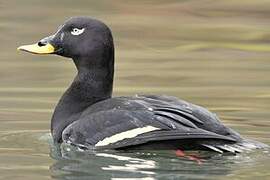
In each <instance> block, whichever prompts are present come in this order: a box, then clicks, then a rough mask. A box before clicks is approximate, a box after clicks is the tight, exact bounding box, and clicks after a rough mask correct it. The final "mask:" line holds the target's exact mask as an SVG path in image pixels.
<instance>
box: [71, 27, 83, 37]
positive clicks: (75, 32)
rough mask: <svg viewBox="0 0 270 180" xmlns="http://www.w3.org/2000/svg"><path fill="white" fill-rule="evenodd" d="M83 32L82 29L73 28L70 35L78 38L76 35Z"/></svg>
mask: <svg viewBox="0 0 270 180" xmlns="http://www.w3.org/2000/svg"><path fill="white" fill-rule="evenodd" d="M83 32H84V28H82V29H79V28H73V29H72V30H71V34H72V35H75V36H78V35H80V34H82V33H83Z"/></svg>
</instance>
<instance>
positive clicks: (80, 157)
mask: <svg viewBox="0 0 270 180" xmlns="http://www.w3.org/2000/svg"><path fill="white" fill-rule="evenodd" d="M53 148H55V147H53ZM60 151H61V153H60V154H59V152H60ZM60 151H59V150H58V151H55V149H52V151H51V156H52V157H54V158H55V159H57V161H56V162H55V163H54V164H53V165H52V166H51V170H52V174H53V176H54V177H57V178H59V179H88V178H89V177H91V178H94V179H124V178H127V177H128V178H136V179H147V180H148V179H149V180H152V179H179V178H180V179H182V178H184V179H186V178H187V179H196V178H199V179H201V178H205V179H215V178H220V177H225V176H229V175H231V174H234V173H235V172H237V171H243V172H248V171H250V170H252V167H253V166H254V164H256V165H259V164H258V162H259V161H261V162H264V160H265V157H267V156H268V158H269V156H270V154H269V152H268V151H267V150H265V151H260V152H256V153H255V154H254V152H253V153H252V152H246V153H244V154H238V155H234V156H232V155H220V154H216V153H209V152H194V153H197V154H198V155H199V156H200V157H201V158H202V159H203V163H202V164H198V163H196V162H192V161H189V160H187V159H181V158H177V157H176V156H175V152H173V151H145V152H144V151H138V152H119V151H118V152H116V151H105V152H92V151H87V152H82V151H78V150H76V149H75V148H73V147H71V146H62V147H61V150H60ZM252 173H253V172H251V173H249V174H252ZM268 175H269V174H268ZM248 176H249V175H247V174H246V175H245V177H248Z"/></svg>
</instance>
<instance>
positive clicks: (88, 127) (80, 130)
mask: <svg viewBox="0 0 270 180" xmlns="http://www.w3.org/2000/svg"><path fill="white" fill-rule="evenodd" d="M196 108H197V107H196V106H194V107H193V106H191V105H190V104H189V103H186V102H185V101H177V99H174V98H172V97H167V96H162V97H157V96H136V97H132V98H128V97H122V98H112V99H108V100H105V101H103V102H99V103H97V104H95V105H93V106H92V107H90V108H89V109H88V110H86V112H84V113H83V114H82V115H81V117H80V118H79V120H77V121H75V122H73V123H72V124H70V125H69V126H68V127H67V128H65V130H64V131H63V133H62V139H63V141H64V142H66V143H70V144H73V145H76V146H79V147H81V148H87V149H89V148H98V149H103V148H110V149H119V148H128V147H135V146H141V145H149V144H150V145H154V144H158V145H160V144H162V145H164V146H168V147H170V148H177V147H183V146H185V145H186V144H188V145H189V146H204V145H209V144H208V143H207V142H217V143H219V142H222V143H229V144H230V143H235V142H237V138H234V137H233V136H226V135H224V134H219V133H216V132H215V131H211V129H210V130H208V129H209V128H208V129H207V128H204V126H206V124H209V122H208V121H210V123H213V122H212V121H215V123H214V125H215V126H217V128H220V127H219V126H222V127H223V125H220V124H221V123H220V122H219V121H217V120H216V119H215V120H213V117H212V116H213V115H208V116H210V117H211V118H212V119H210V120H207V119H205V118H209V117H208V116H207V117H204V116H203V115H201V114H203V113H201V112H200V111H202V110H200V111H199V110H197V113H194V112H196V111H194V109H196ZM204 113H205V112H204ZM209 113H210V112H209ZM216 121H217V122H216ZM212 129H215V128H213V127H212ZM223 131H224V129H223ZM202 142H203V143H204V144H203V145H202ZM183 143H186V144H183ZM172 146H173V147H172ZM209 146H210V145H209ZM204 147H206V146H204ZM208 148H209V147H208Z"/></svg>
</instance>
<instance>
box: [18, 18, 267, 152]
mask: <svg viewBox="0 0 270 180" xmlns="http://www.w3.org/2000/svg"><path fill="white" fill-rule="evenodd" d="M49 45H50V46H52V47H53V50H50V51H47V50H33V49H32V47H28V46H22V47H20V48H19V49H20V50H24V51H28V52H32V53H36V54H41V53H42V54H44V53H45V54H46V53H48V54H49V53H52V54H57V55H61V56H64V57H68V58H72V59H73V61H74V63H75V65H76V67H77V70H78V73H77V75H76V77H75V79H74V81H73V83H72V84H71V85H70V87H69V88H68V90H67V91H66V92H65V93H64V95H63V96H62V98H61V99H60V101H59V103H58V105H57V106H56V108H55V111H54V114H53V117H52V123H51V132H52V136H53V139H54V141H55V142H58V143H62V142H65V143H69V144H72V145H75V146H78V147H81V148H86V149H92V148H95V149H107V148H109V149H146V148H159V149H177V148H181V149H192V150H198V149H203V150H213V151H216V152H224V151H229V152H241V151H242V150H245V149H252V148H258V147H263V146H264V145H263V144H261V143H258V142H253V141H250V140H245V139H243V138H242V137H241V136H240V135H239V134H238V133H236V132H235V131H234V130H232V129H230V128H228V127H226V126H224V125H223V124H222V123H221V122H220V120H219V119H218V117H217V116H216V115H215V114H213V113H211V112H209V111H208V110H206V109H205V108H202V107H200V106H197V105H194V104H191V103H188V102H186V101H183V100H180V99H178V98H175V97H170V96H154V95H151V96H150V95H136V96H133V97H112V88H113V74H114V45H113V38H112V34H111V31H110V29H109V28H108V27H107V26H106V25H105V24H104V23H102V22H100V21H98V20H95V19H92V18H89V17H74V18H71V19H69V20H68V21H67V22H65V23H64V24H63V25H62V26H60V28H59V29H58V31H57V32H56V33H55V34H54V35H52V36H49V37H47V38H44V39H43V40H41V41H40V42H39V43H38V44H37V46H38V47H37V49H39V48H42V49H46V47H47V46H48V47H49ZM51 49H52V48H51ZM140 131H141V132H140ZM132 133H133V134H132Z"/></svg>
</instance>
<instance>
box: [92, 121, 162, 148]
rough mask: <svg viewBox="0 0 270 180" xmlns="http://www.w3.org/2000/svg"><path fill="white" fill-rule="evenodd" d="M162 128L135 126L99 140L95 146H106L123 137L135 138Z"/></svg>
mask: <svg viewBox="0 0 270 180" xmlns="http://www.w3.org/2000/svg"><path fill="white" fill-rule="evenodd" d="M159 129H160V128H156V127H153V126H145V127H141V128H135V129H131V130H128V131H125V132H121V133H118V134H115V135H112V136H111V137H106V138H105V139H103V140H101V141H99V142H98V143H97V144H96V145H95V146H96V147H97V146H106V145H109V144H112V143H116V142H118V141H121V140H123V139H126V138H134V137H136V136H138V135H140V134H144V133H147V132H151V131H155V130H159Z"/></svg>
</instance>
